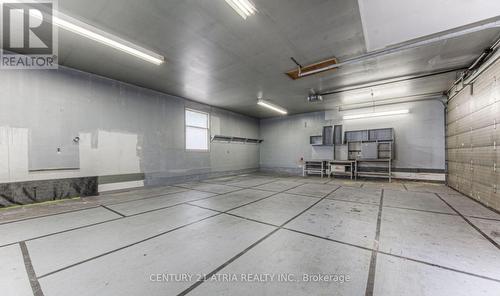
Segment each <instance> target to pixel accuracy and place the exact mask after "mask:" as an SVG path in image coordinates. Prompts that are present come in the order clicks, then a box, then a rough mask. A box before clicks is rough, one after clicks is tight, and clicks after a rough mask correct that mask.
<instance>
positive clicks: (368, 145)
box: [344, 128, 394, 160]
mask: <svg viewBox="0 0 500 296" xmlns="http://www.w3.org/2000/svg"><path fill="white" fill-rule="evenodd" d="M344 141H345V143H346V144H347V153H348V159H351V160H356V159H359V160H362V159H381V160H383V159H390V160H392V159H394V129H392V128H381V129H371V130H358V131H346V132H345V137H344Z"/></svg>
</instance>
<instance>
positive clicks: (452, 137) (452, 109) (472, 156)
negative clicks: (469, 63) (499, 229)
mask: <svg viewBox="0 0 500 296" xmlns="http://www.w3.org/2000/svg"><path fill="white" fill-rule="evenodd" d="M499 79H500V62H499V61H497V62H496V64H495V65H493V66H491V67H490V68H489V69H488V70H487V71H485V72H484V73H483V74H481V75H480V76H479V77H478V79H477V80H476V81H475V82H474V83H473V85H472V86H470V85H469V86H465V87H463V88H462V86H459V87H458V88H461V90H460V91H459V92H458V93H457V94H456V95H455V96H453V97H451V101H450V102H449V105H448V112H447V115H448V116H447V124H446V127H447V131H446V143H447V161H448V185H449V186H451V187H452V188H455V189H456V190H458V191H460V192H462V193H464V194H466V195H468V196H470V197H472V198H474V199H476V200H478V201H480V202H481V203H483V204H485V205H487V206H489V207H492V208H494V209H497V210H500V188H499V184H500V171H499V168H498V162H499V160H500V149H499V148H498V144H499V143H500V125H499V123H500V82H499ZM454 91H455V90H454Z"/></svg>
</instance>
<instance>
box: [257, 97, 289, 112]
mask: <svg viewBox="0 0 500 296" xmlns="http://www.w3.org/2000/svg"><path fill="white" fill-rule="evenodd" d="M257 104H258V105H261V106H263V107H266V108H268V109H271V110H274V111H276V112H278V113H280V114H283V115H286V114H288V112H287V111H286V110H285V109H283V108H281V107H280V106H277V105H275V104H272V103H270V102H267V101H264V100H262V99H259V100H258V101H257Z"/></svg>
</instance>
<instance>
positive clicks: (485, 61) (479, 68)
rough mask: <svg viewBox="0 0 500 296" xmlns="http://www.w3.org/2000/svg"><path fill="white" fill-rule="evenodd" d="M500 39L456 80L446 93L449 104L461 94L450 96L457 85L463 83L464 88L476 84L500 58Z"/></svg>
mask: <svg viewBox="0 0 500 296" xmlns="http://www.w3.org/2000/svg"><path fill="white" fill-rule="evenodd" d="M499 47H500V38H499V39H498V40H497V41H496V42H495V43H493V45H492V46H491V47H489V48H487V49H485V50H484V51H483V53H482V54H481V55H480V56H479V57H478V58H477V59H476V60H475V61H474V62H473V63H472V65H470V67H469V68H467V69H466V70H465V71H464V72H462V74H461V75H460V77H459V78H458V79H457V80H455V82H454V83H453V85H452V86H451V87H450V88H449V89H448V90H447V91H446V93H447V94H448V96H449V99H448V102H449V101H451V99H453V98H454V97H455V95H456V94H457V93H458V92H459V90H457V91H456V92H455V93H454V94H453V95H450V93H451V91H452V90H453V88H456V87H457V85H458V84H459V83H460V82H462V85H463V86H467V85H470V84H472V83H474V81H475V80H476V79H477V77H478V76H479V75H480V74H481V73H483V72H484V71H486V70H487V69H488V68H489V67H490V66H491V65H493V64H494V63H495V62H496V61H497V60H498V59H499V58H500V50H499Z"/></svg>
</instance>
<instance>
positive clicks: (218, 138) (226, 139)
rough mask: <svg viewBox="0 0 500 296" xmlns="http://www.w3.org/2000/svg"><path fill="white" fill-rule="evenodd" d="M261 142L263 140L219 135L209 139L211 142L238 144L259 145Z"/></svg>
mask: <svg viewBox="0 0 500 296" xmlns="http://www.w3.org/2000/svg"><path fill="white" fill-rule="evenodd" d="M262 141H263V140H259V139H251V138H242V137H231V136H220V135H215V136H213V137H212V139H211V142H223V143H240V144H260V143H262Z"/></svg>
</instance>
